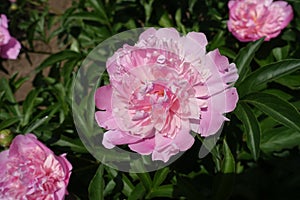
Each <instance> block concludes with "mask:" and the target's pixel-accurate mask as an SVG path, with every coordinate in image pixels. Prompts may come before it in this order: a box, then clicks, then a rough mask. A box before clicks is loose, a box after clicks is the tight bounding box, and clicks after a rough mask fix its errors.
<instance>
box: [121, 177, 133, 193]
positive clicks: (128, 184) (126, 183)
mask: <svg viewBox="0 0 300 200" xmlns="http://www.w3.org/2000/svg"><path fill="white" fill-rule="evenodd" d="M122 181H123V184H124V186H123V190H122V192H123V194H125V195H126V196H127V197H128V196H129V195H130V194H131V192H132V191H133V189H134V185H133V184H132V183H131V181H130V180H129V178H128V177H127V176H126V175H125V174H122Z"/></svg>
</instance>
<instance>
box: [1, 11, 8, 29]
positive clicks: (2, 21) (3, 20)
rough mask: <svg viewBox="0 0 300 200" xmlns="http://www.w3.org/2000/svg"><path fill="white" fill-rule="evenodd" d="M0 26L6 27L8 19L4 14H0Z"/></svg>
mask: <svg viewBox="0 0 300 200" xmlns="http://www.w3.org/2000/svg"><path fill="white" fill-rule="evenodd" d="M0 26H2V27H4V28H8V20H7V17H6V15H3V14H1V17H0Z"/></svg>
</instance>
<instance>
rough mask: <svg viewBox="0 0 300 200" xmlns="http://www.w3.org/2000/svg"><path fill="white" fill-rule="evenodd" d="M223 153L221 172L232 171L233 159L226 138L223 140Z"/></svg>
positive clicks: (227, 172) (233, 167)
mask: <svg viewBox="0 0 300 200" xmlns="http://www.w3.org/2000/svg"><path fill="white" fill-rule="evenodd" d="M223 153H224V159H223V162H222V167H221V172H222V173H224V174H230V173H234V172H235V160H234V157H233V155H232V153H231V151H230V148H229V146H228V144H227V142H226V140H224V141H223Z"/></svg>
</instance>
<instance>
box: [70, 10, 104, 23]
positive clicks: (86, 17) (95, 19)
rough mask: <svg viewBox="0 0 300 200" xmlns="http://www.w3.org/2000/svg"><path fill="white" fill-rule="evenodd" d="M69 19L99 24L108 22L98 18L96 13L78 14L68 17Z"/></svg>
mask: <svg viewBox="0 0 300 200" xmlns="http://www.w3.org/2000/svg"><path fill="white" fill-rule="evenodd" d="M70 19H80V20H87V21H93V22H99V23H101V24H107V23H108V21H107V20H105V19H104V18H102V17H100V16H99V15H98V13H96V12H78V13H75V14H73V15H71V16H70Z"/></svg>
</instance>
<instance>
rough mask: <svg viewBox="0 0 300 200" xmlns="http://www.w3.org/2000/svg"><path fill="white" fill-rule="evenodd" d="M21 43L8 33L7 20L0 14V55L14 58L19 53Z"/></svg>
mask: <svg viewBox="0 0 300 200" xmlns="http://www.w3.org/2000/svg"><path fill="white" fill-rule="evenodd" d="M20 49H21V44H20V43H19V42H18V41H17V40H16V39H15V38H14V37H12V36H11V35H10V33H9V31H8V20H7V18H6V16H5V15H3V14H1V16H0V57H1V58H5V59H16V58H17V57H18V55H19V52H20Z"/></svg>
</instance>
